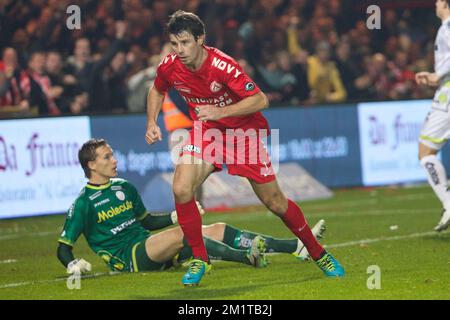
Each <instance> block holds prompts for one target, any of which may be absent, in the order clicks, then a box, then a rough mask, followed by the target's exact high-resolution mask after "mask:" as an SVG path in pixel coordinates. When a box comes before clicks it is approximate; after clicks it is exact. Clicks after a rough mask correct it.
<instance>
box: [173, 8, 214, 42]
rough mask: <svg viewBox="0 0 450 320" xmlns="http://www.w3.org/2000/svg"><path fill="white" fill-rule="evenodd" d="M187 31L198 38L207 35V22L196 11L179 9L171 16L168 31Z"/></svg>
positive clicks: (175, 33) (176, 33)
mask: <svg viewBox="0 0 450 320" xmlns="http://www.w3.org/2000/svg"><path fill="white" fill-rule="evenodd" d="M183 31H187V32H189V33H190V34H192V35H193V36H194V39H195V40H197V39H198V37H200V36H203V35H205V24H204V23H203V21H202V20H201V19H200V18H199V17H198V16H197V15H196V14H194V13H192V12H186V11H183V10H178V11H176V12H175V13H173V14H172V15H171V16H170V17H169V22H168V23H167V32H168V33H169V34H174V35H178V34H180V33H182V32H183Z"/></svg>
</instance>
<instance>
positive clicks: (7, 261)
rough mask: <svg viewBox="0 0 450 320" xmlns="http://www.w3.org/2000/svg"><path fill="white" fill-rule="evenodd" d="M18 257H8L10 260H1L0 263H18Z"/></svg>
mask: <svg viewBox="0 0 450 320" xmlns="http://www.w3.org/2000/svg"><path fill="white" fill-rule="evenodd" d="M16 262H17V260H16V259H8V260H1V261H0V264H6V263H16Z"/></svg>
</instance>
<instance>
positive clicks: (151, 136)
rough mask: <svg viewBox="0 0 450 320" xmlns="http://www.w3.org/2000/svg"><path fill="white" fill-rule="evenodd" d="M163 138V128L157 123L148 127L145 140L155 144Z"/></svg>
mask: <svg viewBox="0 0 450 320" xmlns="http://www.w3.org/2000/svg"><path fill="white" fill-rule="evenodd" d="M161 140H162V134H161V129H160V128H159V127H158V125H156V124H152V125H149V126H148V127H147V133H146V134H145V141H147V143H148V144H153V143H155V142H157V141H161Z"/></svg>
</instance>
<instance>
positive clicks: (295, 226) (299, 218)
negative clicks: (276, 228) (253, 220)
mask: <svg viewBox="0 0 450 320" xmlns="http://www.w3.org/2000/svg"><path fill="white" fill-rule="evenodd" d="M281 220H282V221H283V222H284V224H285V225H286V226H287V227H288V228H289V229H290V230H291V231H292V233H293V234H295V235H296V236H297V237H298V238H299V239H300V240H301V241H302V242H303V244H304V245H305V246H306V249H307V250H308V252H309V254H310V255H311V257H312V258H313V259H314V260H318V259H320V258H321V254H322V252H323V251H324V249H323V247H322V246H321V245H320V243H319V242H318V241H317V240H316V238H315V237H314V235H313V234H312V232H311V229H310V228H309V226H308V223H307V222H306V219H305V216H304V215H303V212H302V210H301V209H300V208H299V206H297V204H295V202H293V201H291V200H289V199H288V209H287V211H286V213H285V214H284V216H283V217H282V218H281Z"/></svg>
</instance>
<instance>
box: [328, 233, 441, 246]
mask: <svg viewBox="0 0 450 320" xmlns="http://www.w3.org/2000/svg"><path fill="white" fill-rule="evenodd" d="M437 234H438V233H437V232H436V231H428V232H420V233H411V234H407V235H403V236H393V237H380V238H374V239H363V240H357V241H349V242H343V243H336V244H330V245H326V246H325V247H327V248H342V247H350V246H355V245H361V244H368V243H375V242H381V241H396V240H403V239H412V238H420V237H426V236H431V235H437Z"/></svg>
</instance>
